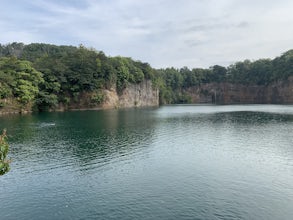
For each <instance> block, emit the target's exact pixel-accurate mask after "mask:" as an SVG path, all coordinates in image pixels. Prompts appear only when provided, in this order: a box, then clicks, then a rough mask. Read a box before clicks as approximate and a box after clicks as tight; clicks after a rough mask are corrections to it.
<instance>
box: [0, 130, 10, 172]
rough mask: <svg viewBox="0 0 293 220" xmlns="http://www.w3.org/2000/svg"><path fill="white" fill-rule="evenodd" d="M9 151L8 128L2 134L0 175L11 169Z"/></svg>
mask: <svg viewBox="0 0 293 220" xmlns="http://www.w3.org/2000/svg"><path fill="white" fill-rule="evenodd" d="M8 151H9V145H8V143H7V136H6V130H5V129H4V130H3V132H2V134H1V135H0V175H4V174H5V173H7V172H8V171H9V169H10V167H9V163H10V161H9V160H8V159H7V158H6V157H7V154H8Z"/></svg>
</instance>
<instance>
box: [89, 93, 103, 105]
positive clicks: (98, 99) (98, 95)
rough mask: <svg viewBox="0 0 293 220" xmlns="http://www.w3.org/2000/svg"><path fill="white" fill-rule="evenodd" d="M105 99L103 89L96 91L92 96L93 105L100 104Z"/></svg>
mask: <svg viewBox="0 0 293 220" xmlns="http://www.w3.org/2000/svg"><path fill="white" fill-rule="evenodd" d="M104 100H105V94H104V93H103V92H102V91H97V92H94V93H93V94H92V96H91V103H92V105H99V104H101V103H103V102H104Z"/></svg>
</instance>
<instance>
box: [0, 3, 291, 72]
mask: <svg viewBox="0 0 293 220" xmlns="http://www.w3.org/2000/svg"><path fill="white" fill-rule="evenodd" d="M0 4H1V7H0V43H1V44H6V43H9V42H15V41H16V42H24V43H32V42H42V43H51V44H57V45H74V46H78V45H79V44H83V45H85V46H87V47H94V48H95V49H97V50H102V51H104V52H105V53H106V54H107V55H110V56H116V55H121V56H127V57H132V58H133V59H135V60H141V61H143V62H148V63H150V64H151V65H152V66H153V67H156V68H160V67H168V66H169V67H170V66H174V67H178V68H179V67H183V66H188V67H190V68H193V67H209V66H212V65H215V64H219V65H224V66H227V65H229V64H231V63H234V62H236V61H243V60H244V59H251V60H255V59H258V58H274V57H276V56H279V55H281V53H283V52H286V51H287V50H289V49H293V1H292V0H1V1H0Z"/></svg>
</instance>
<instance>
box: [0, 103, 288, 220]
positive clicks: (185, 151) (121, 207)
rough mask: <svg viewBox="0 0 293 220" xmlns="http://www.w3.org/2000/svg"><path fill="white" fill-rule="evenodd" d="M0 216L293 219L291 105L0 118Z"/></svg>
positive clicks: (136, 110) (175, 107) (70, 113)
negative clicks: (3, 151)
mask: <svg viewBox="0 0 293 220" xmlns="http://www.w3.org/2000/svg"><path fill="white" fill-rule="evenodd" d="M4 127H5V128H7V130H8V133H9V135H10V137H9V141H10V145H11V152H10V157H12V159H13V163H12V164H11V171H10V172H9V173H8V174H6V175H4V176H2V177H0V184H1V187H0V200H1V205H0V219H5V220H7V219H37V220H39V219H40V220H41V219H288V220H289V219H292V216H293V106H279V105H243V106H241V105H235V106H213V105H211V106H201V105H199V106H198V105H197V106H195V105H175V106H163V107H160V108H158V109H140V110H139V109H131V110H109V111H81V112H65V113H43V114H36V115H26V116H5V117H0V128H1V129H2V128H4Z"/></svg>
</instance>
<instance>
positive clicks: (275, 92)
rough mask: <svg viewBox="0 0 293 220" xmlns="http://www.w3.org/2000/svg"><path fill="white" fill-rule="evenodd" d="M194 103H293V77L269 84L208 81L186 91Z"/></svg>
mask: <svg viewBox="0 0 293 220" xmlns="http://www.w3.org/2000/svg"><path fill="white" fill-rule="evenodd" d="M184 93H186V94H188V95H189V96H190V97H191V101H192V103H217V104H293V77H290V78H289V79H288V80H286V81H278V82H275V83H272V84H269V85H242V84H231V83H207V84H202V85H200V86H196V87H191V88H188V89H186V90H185V91H184Z"/></svg>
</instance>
